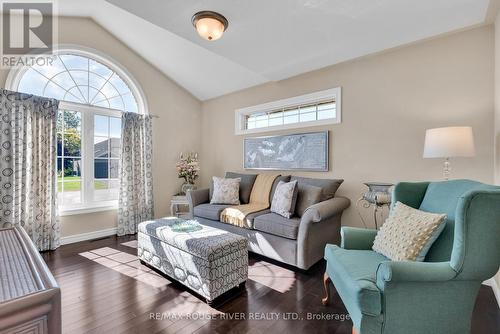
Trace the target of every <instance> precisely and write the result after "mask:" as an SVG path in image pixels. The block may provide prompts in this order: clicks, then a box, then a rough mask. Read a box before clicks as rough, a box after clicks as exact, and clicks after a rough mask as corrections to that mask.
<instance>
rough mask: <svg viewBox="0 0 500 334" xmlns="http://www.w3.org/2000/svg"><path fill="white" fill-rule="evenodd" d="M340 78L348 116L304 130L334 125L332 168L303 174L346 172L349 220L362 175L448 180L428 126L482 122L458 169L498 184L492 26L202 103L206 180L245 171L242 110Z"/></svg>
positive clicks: (350, 221) (353, 218) (351, 221)
mask: <svg viewBox="0 0 500 334" xmlns="http://www.w3.org/2000/svg"><path fill="white" fill-rule="evenodd" d="M337 86H341V87H342V123H341V124H338V125H333V126H326V127H315V128H309V129H306V130H300V131H317V130H324V129H328V130H329V131H330V171H329V172H327V173H300V174H304V175H309V176H313V177H322V178H343V179H345V182H344V184H343V185H342V187H341V188H340V189H339V192H338V194H340V195H344V196H347V197H349V198H350V199H351V201H352V204H353V205H352V206H351V208H350V209H349V210H348V211H347V212H346V214H345V215H344V219H343V224H345V225H352V226H359V225H360V224H361V223H360V221H359V219H358V216H357V214H356V212H355V209H354V203H355V201H356V199H357V198H358V197H359V195H360V193H361V192H362V191H363V190H364V189H365V188H364V186H363V185H362V182H365V181H388V182H397V181H400V180H439V179H440V178H441V175H442V174H441V171H442V161H441V160H439V159H423V158H422V150H423V143H424V135H425V129H427V128H433V127H440V126H449V125H471V126H473V129H474V134H475V139H476V149H477V155H476V157H475V158H472V159H453V160H452V168H453V174H452V175H453V177H454V178H471V179H476V180H480V181H484V182H489V183H491V182H493V140H492V138H493V120H494V117H493V116H494V111H493V27H492V26H487V27H482V28H477V29H474V30H469V31H466V32H461V33H457V34H454V35H449V36H445V37H442V38H439V39H434V40H431V41H426V42H422V43H419V44H415V45H411V46H408V47H405V48H399V49H395V50H392V51H389V52H386V53H384V54H379V55H373V56H369V57H364V58H361V59H358V60H354V61H350V62H346V63H343V64H338V65H334V66H330V67H327V68H324V69H321V70H318V71H314V72H310V73H306V74H303V75H300V76H297V77H293V78H290V79H286V80H283V81H280V82H276V83H269V84H264V85H261V86H258V87H253V88H250V89H246V90H243V91H240V92H237V93H233V94H230V95H227V96H223V97H220V98H216V99H213V100H210V101H207V102H206V103H203V106H202V110H203V112H202V122H201V124H202V138H203V141H202V151H201V163H202V183H203V184H204V185H207V184H208V180H209V178H210V176H212V175H222V174H223V173H224V171H226V170H242V159H243V152H242V147H243V138H244V136H236V135H234V110H235V109H238V108H242V107H246V106H251V105H256V104H260V103H264V102H269V101H273V100H277V99H282V98H287V97H291V96H296V95H301V94H305V93H310V92H314V91H318V90H323V89H327V88H332V87H337ZM295 131H297V130H295ZM295 131H291V132H295ZM288 132H290V131H288ZM282 133H286V132H282ZM266 134H270V133H266Z"/></svg>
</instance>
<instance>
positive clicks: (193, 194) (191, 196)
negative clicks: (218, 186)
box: [186, 188, 210, 218]
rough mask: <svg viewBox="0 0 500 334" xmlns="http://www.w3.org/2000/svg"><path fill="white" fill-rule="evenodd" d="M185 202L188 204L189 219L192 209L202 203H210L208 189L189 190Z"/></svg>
mask: <svg viewBox="0 0 500 334" xmlns="http://www.w3.org/2000/svg"><path fill="white" fill-rule="evenodd" d="M186 196H187V200H188V203H189V213H190V215H191V218H192V217H193V209H194V207H195V206H198V205H200V204H203V203H208V202H209V201H210V193H209V189H208V188H207V189H199V190H191V191H189V192H188V193H187V195H186Z"/></svg>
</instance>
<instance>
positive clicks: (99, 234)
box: [61, 227, 117, 245]
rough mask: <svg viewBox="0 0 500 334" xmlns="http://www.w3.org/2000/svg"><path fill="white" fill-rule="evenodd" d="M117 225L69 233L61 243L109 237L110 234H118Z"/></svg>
mask: <svg viewBox="0 0 500 334" xmlns="http://www.w3.org/2000/svg"><path fill="white" fill-rule="evenodd" d="M116 230H117V229H116V227H112V228H107V229H105V230H99V231H92V232H87V233H81V234H75V235H68V236H67V237H62V238H61V245H67V244H73V243H75V242H80V241H85V240H92V239H99V238H104V237H109V236H110V235H115V234H116Z"/></svg>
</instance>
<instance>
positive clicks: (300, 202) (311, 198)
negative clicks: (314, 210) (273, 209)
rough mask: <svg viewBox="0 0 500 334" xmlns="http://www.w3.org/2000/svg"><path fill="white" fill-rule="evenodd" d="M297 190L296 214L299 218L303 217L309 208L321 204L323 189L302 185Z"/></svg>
mask: <svg viewBox="0 0 500 334" xmlns="http://www.w3.org/2000/svg"><path fill="white" fill-rule="evenodd" d="M297 190H298V191H297V204H296V205H295V213H296V214H297V216H299V217H302V215H303V214H304V212H305V211H306V209H307V208H308V207H310V206H311V205H314V204H316V203H319V202H321V194H322V189H321V188H320V187H316V186H311V185H309V184H306V183H302V184H299V185H297Z"/></svg>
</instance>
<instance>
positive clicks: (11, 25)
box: [1, 2, 54, 56]
mask: <svg viewBox="0 0 500 334" xmlns="http://www.w3.org/2000/svg"><path fill="white" fill-rule="evenodd" d="M2 11H3V15H2V16H3V19H2V36H1V37H2V56H7V55H26V54H42V53H50V52H51V51H52V45H53V42H54V25H53V15H52V14H53V3H52V2H36V3H32V2H22V3H21V2H3V3H2Z"/></svg>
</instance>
